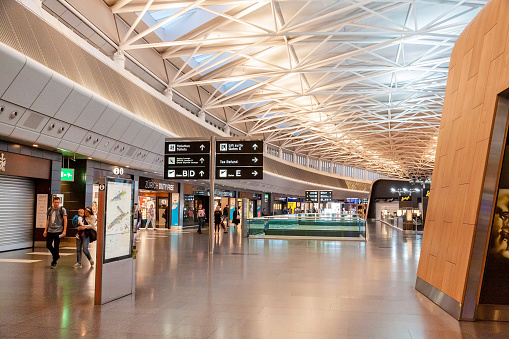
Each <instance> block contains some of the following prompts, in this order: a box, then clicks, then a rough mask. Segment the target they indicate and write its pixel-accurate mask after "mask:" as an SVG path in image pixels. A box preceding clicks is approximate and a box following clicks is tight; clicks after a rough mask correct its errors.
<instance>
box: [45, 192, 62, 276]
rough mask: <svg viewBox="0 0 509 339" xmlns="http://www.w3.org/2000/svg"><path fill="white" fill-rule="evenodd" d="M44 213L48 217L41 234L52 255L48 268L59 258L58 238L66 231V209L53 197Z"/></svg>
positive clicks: (54, 265)
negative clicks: (50, 204)
mask: <svg viewBox="0 0 509 339" xmlns="http://www.w3.org/2000/svg"><path fill="white" fill-rule="evenodd" d="M46 215H47V217H48V218H47V220H46V227H45V228H44V233H43V234H42V235H43V236H44V237H45V238H46V248H47V249H48V250H49V251H50V252H51V255H52V257H53V260H52V261H51V267H50V268H52V269H54V268H56V267H57V261H58V259H59V258H60V254H59V252H60V248H59V247H60V238H61V237H62V238H64V237H65V233H66V231H67V211H66V210H65V208H63V207H60V198H59V197H53V204H52V206H51V207H50V208H48V213H47V214H46Z"/></svg>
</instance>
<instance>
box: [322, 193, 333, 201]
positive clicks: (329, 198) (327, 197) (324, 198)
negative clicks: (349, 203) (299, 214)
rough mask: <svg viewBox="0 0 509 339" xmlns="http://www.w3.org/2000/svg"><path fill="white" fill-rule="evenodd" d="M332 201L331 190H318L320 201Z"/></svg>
mask: <svg viewBox="0 0 509 339" xmlns="http://www.w3.org/2000/svg"><path fill="white" fill-rule="evenodd" d="M329 201H332V191H320V202H329Z"/></svg>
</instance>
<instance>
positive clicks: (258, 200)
mask: <svg viewBox="0 0 509 339" xmlns="http://www.w3.org/2000/svg"><path fill="white" fill-rule="evenodd" d="M242 199H248V202H249V206H248V213H249V215H248V216H247V217H248V218H255V217H261V216H262V195H261V194H259V193H252V192H239V197H238V199H237V205H238V206H239V207H240V208H239V211H242Z"/></svg>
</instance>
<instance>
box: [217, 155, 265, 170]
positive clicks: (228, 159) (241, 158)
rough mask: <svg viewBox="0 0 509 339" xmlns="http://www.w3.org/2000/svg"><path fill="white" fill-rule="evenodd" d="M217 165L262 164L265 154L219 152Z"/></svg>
mask: <svg viewBox="0 0 509 339" xmlns="http://www.w3.org/2000/svg"><path fill="white" fill-rule="evenodd" d="M216 164H217V166H261V167H263V156H260V155H259V154H217V155H216Z"/></svg>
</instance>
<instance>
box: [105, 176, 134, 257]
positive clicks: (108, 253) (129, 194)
mask: <svg viewBox="0 0 509 339" xmlns="http://www.w3.org/2000/svg"><path fill="white" fill-rule="evenodd" d="M106 182H107V185H106V199H105V205H106V209H105V220H106V222H105V226H106V228H105V233H104V234H105V239H104V262H105V263H107V262H111V261H115V260H120V259H124V258H129V257H131V256H132V229H133V228H132V217H131V211H132V209H133V181H132V180H126V179H112V178H107V181H106Z"/></svg>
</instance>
